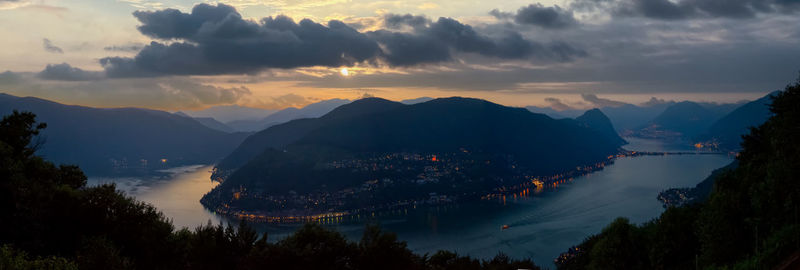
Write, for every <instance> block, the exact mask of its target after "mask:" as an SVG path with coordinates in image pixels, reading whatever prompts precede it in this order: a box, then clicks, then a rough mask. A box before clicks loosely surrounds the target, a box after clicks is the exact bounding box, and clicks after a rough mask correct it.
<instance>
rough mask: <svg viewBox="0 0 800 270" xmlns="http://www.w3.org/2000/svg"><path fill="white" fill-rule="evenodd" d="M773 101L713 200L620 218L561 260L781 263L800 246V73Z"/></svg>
mask: <svg viewBox="0 0 800 270" xmlns="http://www.w3.org/2000/svg"><path fill="white" fill-rule="evenodd" d="M770 109H771V111H772V113H773V116H772V117H771V118H770V119H769V120H768V121H767V122H766V123H764V124H763V125H761V126H759V127H757V128H753V129H752V130H751V133H750V134H749V135H746V136H744V140H743V142H742V147H743V150H742V152H741V153H740V154H739V156H738V157H737V159H738V162H739V166H738V168H736V169H732V170H730V171H727V172H725V173H722V174H721V175H720V176H718V177H717V178H716V181H715V184H714V188H713V191H712V193H711V195H710V197H709V198H708V200H707V201H706V202H703V203H700V204H697V205H689V206H684V207H680V208H670V209H667V211H665V212H664V213H663V214H662V215H661V216H660V217H659V218H657V219H655V220H653V221H651V222H648V223H645V224H643V225H641V226H636V225H632V224H630V223H629V222H628V221H627V220H625V219H618V220H616V221H614V222H613V223H611V224H610V225H608V227H606V228H605V229H604V230H603V231H602V232H601V233H600V234H598V235H595V236H592V237H589V238H588V239H587V240H586V241H584V242H583V243H581V244H580V245H578V246H577V249H573V250H571V251H572V252H570V253H569V254H566V255H565V256H562V257H560V258H562V259H561V260H560V261H558V263H557V265H558V268H559V269H773V268H774V267H776V266H777V265H779V264H781V262H782V261H784V260H786V259H788V258H790V257H791V256H792V254H795V253H796V252H800V80H798V82H797V83H795V84H794V85H789V86H787V87H786V89H785V91H783V92H781V93H780V94H778V95H777V96H776V97H775V98H774V99H773V102H772V105H771V107H770Z"/></svg>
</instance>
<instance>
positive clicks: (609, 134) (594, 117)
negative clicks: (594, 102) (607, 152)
mask: <svg viewBox="0 0 800 270" xmlns="http://www.w3.org/2000/svg"><path fill="white" fill-rule="evenodd" d="M575 120H577V121H578V122H580V123H582V124H584V125H586V126H587V127H589V128H591V129H593V130H594V131H596V132H597V133H598V134H601V135H602V136H604V137H605V138H606V139H608V140H609V141H612V142H615V143H617V144H620V145H623V144H627V143H628V142H626V141H625V140H623V139H622V138H621V137H620V136H619V133H617V130H615V129H614V125H612V124H611V120H610V119H608V117H607V116H606V115H605V114H603V112H602V111H600V109H591V110H588V111H586V112H585V113H584V114H583V115H581V116H579V117H577V118H575Z"/></svg>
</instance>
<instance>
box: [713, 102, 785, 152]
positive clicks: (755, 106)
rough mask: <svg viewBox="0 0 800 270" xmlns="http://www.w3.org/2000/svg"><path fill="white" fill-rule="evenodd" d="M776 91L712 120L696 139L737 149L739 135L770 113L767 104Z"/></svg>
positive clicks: (765, 119)
mask: <svg viewBox="0 0 800 270" xmlns="http://www.w3.org/2000/svg"><path fill="white" fill-rule="evenodd" d="M778 93H779V91H776V92H772V93H770V94H768V95H766V96H764V97H762V98H759V99H757V100H754V101H752V102H748V103H747V104H744V105H742V106H741V107H739V108H736V109H735V110H733V111H732V112H731V113H729V114H727V115H725V116H724V117H722V118H720V119H719V120H717V121H716V122H714V123H713V124H712V125H711V127H710V128H708V130H707V131H706V132H704V133H703V134H701V135H700V136H699V137H698V140H700V141H713V142H716V143H718V144H719V147H721V148H723V149H732V150H735V149H739V148H740V145H739V144H740V143H741V141H742V137H741V136H742V135H744V134H747V133H749V132H750V128H751V127H756V126H759V125H761V124H763V123H764V122H765V121H767V119H769V117H770V116H771V115H772V113H771V112H770V111H769V104H770V103H772V97H773V96H775V95H776V94H778Z"/></svg>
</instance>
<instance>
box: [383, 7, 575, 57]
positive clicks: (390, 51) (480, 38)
mask: <svg viewBox="0 0 800 270" xmlns="http://www.w3.org/2000/svg"><path fill="white" fill-rule="evenodd" d="M384 19H385V21H386V22H385V24H386V25H388V26H390V27H392V28H400V27H401V26H402V25H403V24H405V25H407V26H409V27H411V28H412V31H410V32H391V31H388V30H378V31H373V32H369V33H368V34H369V35H370V36H371V37H372V38H374V39H375V40H377V41H378V42H379V43H380V44H381V45H382V46H383V47H384V48H385V50H384V52H383V53H384V54H383V57H384V58H385V59H386V60H387V62H388V63H389V64H390V65H393V66H411V65H417V64H420V63H436V62H442V61H448V60H451V59H452V55H451V51H455V52H462V53H474V54H478V55H482V56H486V57H496V58H502V59H525V58H527V57H530V56H534V57H537V58H540V59H555V60H557V61H570V60H572V59H573V58H575V57H585V56H586V55H587V53H586V52H585V51H583V50H581V49H578V48H575V47H572V46H570V45H569V44H567V43H564V42H553V43H551V44H541V43H537V42H533V41H529V40H527V39H525V38H523V37H522V35H521V34H520V33H518V32H513V31H505V32H503V33H498V34H496V35H495V36H488V35H483V34H480V33H478V32H477V31H475V30H474V29H473V28H472V26H470V25H466V24H463V23H461V22H459V21H457V20H454V19H451V18H439V19H438V20H436V21H428V20H427V19H424V17H421V16H412V15H396V14H389V15H386V16H385V18H384Z"/></svg>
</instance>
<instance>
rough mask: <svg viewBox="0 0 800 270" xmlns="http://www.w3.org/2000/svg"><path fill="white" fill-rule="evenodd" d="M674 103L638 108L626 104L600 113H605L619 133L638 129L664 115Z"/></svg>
mask: <svg viewBox="0 0 800 270" xmlns="http://www.w3.org/2000/svg"><path fill="white" fill-rule="evenodd" d="M672 104H673V103H672V102H665V103H659V104H653V105H649V106H638V105H633V104H625V105H622V106H619V107H603V108H600V111H602V112H603V113H605V115H606V116H608V118H609V119H611V123H612V124H613V125H614V127H615V128H616V129H617V130H618V131H622V130H632V129H637V128H640V127H642V126H644V125H645V124H647V122H648V121H650V120H652V119H653V118H655V117H656V116H658V115H659V114H661V113H663V112H664V110H666V109H667V107H669V106H670V105H672Z"/></svg>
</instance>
